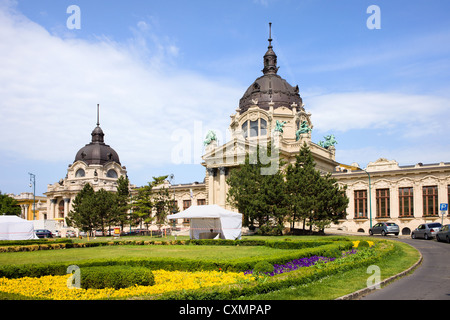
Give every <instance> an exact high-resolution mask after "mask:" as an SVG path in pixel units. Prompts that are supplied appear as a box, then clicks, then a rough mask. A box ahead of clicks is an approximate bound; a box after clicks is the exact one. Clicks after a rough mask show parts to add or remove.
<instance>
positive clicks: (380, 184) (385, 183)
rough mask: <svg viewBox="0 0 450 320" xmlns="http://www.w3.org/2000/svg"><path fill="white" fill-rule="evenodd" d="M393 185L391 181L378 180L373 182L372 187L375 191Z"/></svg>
mask: <svg viewBox="0 0 450 320" xmlns="http://www.w3.org/2000/svg"><path fill="white" fill-rule="evenodd" d="M393 185H394V183H393V182H392V181H389V180H386V179H380V180H377V181H375V182H374V184H373V187H374V188H377V189H387V188H390V187H392V186H393Z"/></svg>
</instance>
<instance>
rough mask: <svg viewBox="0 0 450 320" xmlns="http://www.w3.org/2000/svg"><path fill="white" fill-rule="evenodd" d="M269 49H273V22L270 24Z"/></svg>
mask: <svg viewBox="0 0 450 320" xmlns="http://www.w3.org/2000/svg"><path fill="white" fill-rule="evenodd" d="M269 48H272V22H269Z"/></svg>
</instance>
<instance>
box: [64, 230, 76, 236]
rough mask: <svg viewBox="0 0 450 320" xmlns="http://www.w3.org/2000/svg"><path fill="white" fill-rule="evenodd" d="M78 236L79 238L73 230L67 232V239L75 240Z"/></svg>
mask: <svg viewBox="0 0 450 320" xmlns="http://www.w3.org/2000/svg"><path fill="white" fill-rule="evenodd" d="M76 236H77V234H76V233H75V231H72V230H67V231H66V238H75V237H76Z"/></svg>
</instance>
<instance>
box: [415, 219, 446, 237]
mask: <svg viewBox="0 0 450 320" xmlns="http://www.w3.org/2000/svg"><path fill="white" fill-rule="evenodd" d="M441 227H442V224H440V223H439V222H433V223H424V224H421V225H420V226H418V227H417V229H415V230H414V231H413V232H412V233H411V238H413V239H417V238H423V239H425V240H428V239H432V238H434V237H435V235H436V233H437V232H438V231H439V230H440V229H441Z"/></svg>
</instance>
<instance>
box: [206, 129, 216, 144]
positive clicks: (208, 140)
mask: <svg viewBox="0 0 450 320" xmlns="http://www.w3.org/2000/svg"><path fill="white" fill-rule="evenodd" d="M213 141H216V142H217V136H216V133H215V132H214V131H212V130H209V131H208V133H207V134H206V139H205V141H203V144H204V145H205V146H207V145H209V144H210V143H211V142H213Z"/></svg>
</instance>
